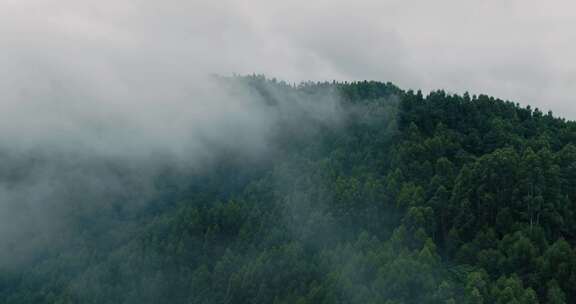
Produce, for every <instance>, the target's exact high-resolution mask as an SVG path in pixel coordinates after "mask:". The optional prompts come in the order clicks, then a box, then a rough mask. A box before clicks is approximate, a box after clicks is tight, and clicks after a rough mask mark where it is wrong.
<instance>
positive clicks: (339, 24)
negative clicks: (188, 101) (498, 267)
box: [0, 0, 576, 119]
mask: <svg viewBox="0 0 576 304" xmlns="http://www.w3.org/2000/svg"><path fill="white" fill-rule="evenodd" d="M575 29H576V4H574V2H573V1H566V0H559V1H546V2H543V1H533V0H523V1H520V0H483V1H468V0H439V1H414V0H402V1H400V0H384V1H382V0H380V1H376V0H374V1H370V0H355V1H337V0H331V1H327V0H315V1H309V0H308V1H304V0H292V1H270V0H219V1H207V0H188V1H184V0H168V1H152V0H120V1H111V0H99V1H95V0H83V1H77V0H75V1H72V0H2V1H1V2H0V48H1V49H2V54H1V55H0V63H2V66H3V71H1V72H0V76H2V81H3V82H5V83H4V84H3V86H8V87H9V88H11V89H9V90H7V89H6V87H4V89H3V93H4V94H3V95H4V96H3V99H5V98H7V96H9V95H10V94H9V92H12V93H14V89H13V88H14V87H15V86H16V87H20V88H21V89H24V88H27V90H24V91H27V92H30V91H31V89H30V88H28V87H29V86H31V85H32V84H31V82H30V79H31V78H33V79H36V80H35V81H36V89H38V86H39V87H41V88H42V87H43V88H44V89H46V79H47V78H50V79H51V80H52V81H56V82H59V81H64V84H63V85H65V86H74V85H80V84H82V83H83V85H84V87H81V88H75V90H76V91H78V92H79V94H80V93H82V94H87V95H90V96H94V94H97V95H99V96H100V95H106V93H107V92H109V91H110V90H112V91H113V90H121V89H122V87H121V85H118V84H117V83H116V82H117V81H120V82H121V81H132V82H133V83H132V88H136V87H138V84H139V85H140V87H141V88H142V90H144V91H145V93H142V94H143V95H149V94H148V93H149V92H148V90H150V91H152V90H154V93H155V94H157V95H161V94H160V93H161V92H162V90H157V89H158V88H159V87H164V86H165V85H154V86H150V85H149V84H150V83H155V82H156V81H173V82H175V83H185V82H186V80H185V79H187V78H189V79H192V78H191V77H192V76H191V75H194V74H195V75H199V74H206V73H221V74H232V73H252V72H256V73H265V74H267V75H269V76H275V77H278V78H283V79H287V80H290V81H298V80H308V79H312V80H331V79H340V80H352V79H374V80H383V81H392V82H394V83H396V84H398V85H399V86H401V87H404V88H415V89H418V88H422V89H424V90H429V89H436V88H443V89H447V90H449V91H452V92H459V93H460V92H463V91H470V92H472V93H487V94H490V95H494V96H497V97H501V98H504V99H511V100H513V101H517V102H520V103H522V104H532V105H534V106H538V107H541V108H542V109H543V110H547V109H552V110H553V111H554V112H555V113H557V114H559V115H562V116H565V117H568V118H572V119H574V118H576V106H574V105H573V102H574V99H575V98H574V96H575V95H576V94H575V93H576V92H575V91H576V61H575V60H574V59H573V54H576V30H575ZM63 73H64V74H66V75H68V76H67V77H69V78H71V79H73V80H74V81H75V82H74V81H72V82H70V81H66V80H64V79H65V78H63V77H62V75H63ZM15 83H17V84H15ZM86 87H89V88H90V93H86V92H85V90H86ZM32 91H34V90H32ZM152 95H154V94H152ZM32 96H33V94H32ZM97 100H99V99H98V98H97Z"/></svg>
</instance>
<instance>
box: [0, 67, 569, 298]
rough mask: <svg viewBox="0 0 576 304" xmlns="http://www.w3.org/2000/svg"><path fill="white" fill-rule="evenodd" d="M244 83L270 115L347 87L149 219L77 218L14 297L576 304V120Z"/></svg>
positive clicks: (163, 191)
mask: <svg viewBox="0 0 576 304" xmlns="http://www.w3.org/2000/svg"><path fill="white" fill-rule="evenodd" d="M232 81H240V82H242V83H245V84H248V85H249V86H250V87H251V88H253V89H254V90H255V91H257V92H258V93H259V94H260V95H261V96H263V99H264V100H265V101H266V102H267V103H268V106H270V107H275V106H277V103H276V101H275V94H278V92H284V93H287V94H294V96H308V97H307V98H303V99H304V100H308V99H309V100H312V101H313V100H314V98H316V97H317V96H318V95H317V94H318V93H319V92H326V91H330V92H335V93H336V94H337V95H338V96H339V100H340V103H339V104H338V106H339V107H338V113H339V115H338V119H337V121H335V122H333V121H330V120H326V119H319V118H317V117H316V118H314V117H312V118H310V119H307V120H306V122H305V123H302V120H301V119H300V118H299V119H298V120H292V119H289V118H287V119H285V120H281V121H280V123H279V125H278V128H277V130H274V132H275V133H274V135H273V136H272V138H273V140H272V141H271V143H270V146H271V148H270V150H271V151H272V152H270V153H269V154H267V156H266V157H263V158H258V159H251V160H246V159H244V158H243V157H242V156H241V155H228V154H226V152H223V155H221V156H219V157H220V161H218V162H216V164H215V165H214V166H212V167H210V169H208V170H200V171H194V172H182V171H179V170H166V172H165V173H163V174H162V175H159V176H157V177H156V178H155V181H156V186H157V189H158V190H157V192H158V193H159V194H158V195H156V196H155V197H154V199H149V200H148V201H146V202H145V203H142V204H141V206H140V207H139V208H137V209H136V210H132V211H130V212H128V211H126V210H124V209H122V207H121V206H122V203H123V202H122V200H118V201H114V202H111V203H110V204H109V205H106V207H105V208H101V209H98V210H97V212H95V211H94V210H91V209H90V208H88V209H86V208H84V209H82V208H79V209H78V210H72V211H70V213H69V214H68V215H67V219H69V220H70V222H72V223H73V224H71V225H73V226H71V227H72V228H71V230H72V231H71V232H69V233H70V235H67V236H63V237H62V241H59V242H52V243H51V245H50V246H49V248H44V250H43V251H42V253H41V254H39V255H37V256H35V257H34V258H33V259H31V260H27V261H26V262H25V263H24V264H23V265H18V266H17V267H16V266H15V267H9V266H4V267H3V268H0V302H1V303H206V304H209V303H210V304H211V303H229V304H231V303H570V302H571V300H574V299H576V250H575V244H576V216H575V212H576V123H574V122H571V121H565V120H563V119H559V118H556V117H554V116H553V115H552V114H551V113H548V114H544V113H542V112H541V111H539V110H538V109H534V110H533V109H530V108H523V107H520V106H519V105H517V104H514V103H511V102H505V101H502V100H498V99H495V98H492V97H488V96H483V95H480V96H469V95H467V94H465V95H464V96H459V95H453V94H448V93H446V92H443V91H435V92H432V93H430V94H429V95H428V96H422V94H421V93H419V92H413V91H403V90H401V89H399V88H397V87H396V86H394V85H392V84H389V83H379V82H354V83H304V84H301V85H298V86H290V85H287V84H285V83H282V82H277V81H275V80H267V79H264V78H263V77H259V76H249V77H241V78H236V79H234V80H232ZM292 114H294V113H292ZM296 114H299V113H296ZM300 114H301V113H300ZM295 122H296V123H295ZM119 206H120V207H119Z"/></svg>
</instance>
